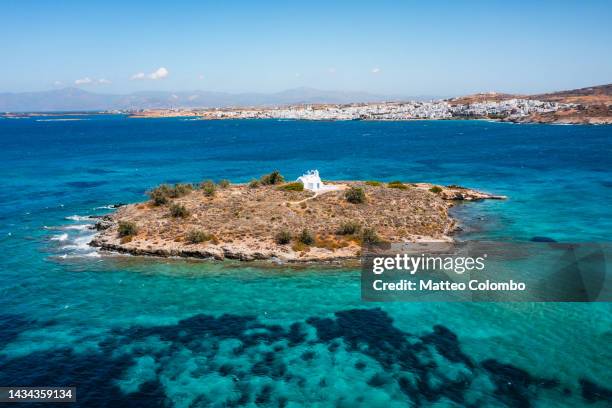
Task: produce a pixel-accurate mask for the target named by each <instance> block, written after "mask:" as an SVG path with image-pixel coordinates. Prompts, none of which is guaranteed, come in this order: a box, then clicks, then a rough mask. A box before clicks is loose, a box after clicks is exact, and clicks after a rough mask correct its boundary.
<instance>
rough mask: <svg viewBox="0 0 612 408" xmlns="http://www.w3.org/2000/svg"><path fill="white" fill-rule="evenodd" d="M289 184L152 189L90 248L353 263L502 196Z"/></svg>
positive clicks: (102, 221) (430, 235) (123, 209)
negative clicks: (367, 246) (461, 204)
mask: <svg viewBox="0 0 612 408" xmlns="http://www.w3.org/2000/svg"><path fill="white" fill-rule="evenodd" d="M281 180H282V176H281ZM296 185H297V183H284V182H282V181H280V182H278V183H271V184H265V183H260V182H259V181H257V182H252V183H250V184H229V183H227V182H224V183H220V184H215V183H212V182H210V181H208V182H204V183H202V185H201V186H194V185H175V186H162V187H158V188H157V189H154V190H152V191H151V192H149V195H150V197H151V200H150V201H147V202H141V203H135V204H128V205H123V206H120V207H119V208H117V209H116V211H115V212H113V213H112V214H108V215H105V216H102V217H101V218H99V219H98V220H97V222H96V225H95V228H96V229H97V230H98V233H97V234H96V235H95V237H94V238H93V240H92V241H91V242H90V245H91V246H94V247H97V248H100V250H102V251H110V252H116V253H124V254H131V255H138V256H154V257H187V258H200V259H215V260H224V259H235V260H240V261H254V260H272V261H278V262H287V263H337V262H343V261H349V260H358V259H359V256H360V253H361V247H362V244H363V243H372V242H385V241H386V242H432V241H452V239H453V238H452V237H451V235H452V234H453V232H454V231H455V230H456V229H457V223H456V221H455V220H454V219H452V218H451V217H450V216H449V213H448V209H449V208H450V207H452V206H453V205H454V204H455V203H457V202H458V201H478V200H486V199H504V198H505V197H504V196H496V195H492V194H487V193H483V192H479V191H476V190H473V189H468V188H464V187H461V186H456V185H452V186H438V185H433V184H429V183H400V182H392V183H381V182H375V181H342V182H341V181H338V182H331V183H327V185H328V186H332V187H333V189H332V190H330V191H325V192H323V193H321V192H318V193H313V192H311V191H307V190H302V191H299V188H298V189H296V188H295V186H296ZM298 187H299V186H298ZM296 190H298V191H296ZM159 191H164V192H165V194H166V196H161V195H159V194H158V195H156V194H157V193H156V192H159ZM353 193H355V194H356V196H355V197H356V198H355V197H353V196H351V194H353ZM355 194H353V195H355Z"/></svg>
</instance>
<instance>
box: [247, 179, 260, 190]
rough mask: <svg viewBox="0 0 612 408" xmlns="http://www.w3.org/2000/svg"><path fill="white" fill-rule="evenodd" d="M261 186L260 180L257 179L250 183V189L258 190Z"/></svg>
mask: <svg viewBox="0 0 612 408" xmlns="http://www.w3.org/2000/svg"><path fill="white" fill-rule="evenodd" d="M259 186H261V183H260V182H259V180H256V179H253V180H251V182H250V183H249V187H250V188H257V187H259Z"/></svg>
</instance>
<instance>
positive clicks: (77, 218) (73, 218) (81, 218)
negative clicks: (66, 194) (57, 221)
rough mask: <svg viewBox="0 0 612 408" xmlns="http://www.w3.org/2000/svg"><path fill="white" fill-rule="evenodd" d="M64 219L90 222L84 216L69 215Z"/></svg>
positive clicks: (87, 217)
mask: <svg viewBox="0 0 612 408" xmlns="http://www.w3.org/2000/svg"><path fill="white" fill-rule="evenodd" d="M66 219H67V220H70V221H91V218H89V216H86V215H69V216H68V217H66Z"/></svg>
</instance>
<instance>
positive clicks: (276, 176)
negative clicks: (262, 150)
mask: <svg viewBox="0 0 612 408" xmlns="http://www.w3.org/2000/svg"><path fill="white" fill-rule="evenodd" d="M259 181H260V182H261V184H263V185H265V186H269V185H274V184H280V183H282V182H283V181H285V178H284V177H283V175H282V174H280V172H279V171H278V170H274V171H273V172H272V173H270V174H266V175H265V176H261V178H260V179H259Z"/></svg>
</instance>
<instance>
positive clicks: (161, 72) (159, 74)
mask: <svg viewBox="0 0 612 408" xmlns="http://www.w3.org/2000/svg"><path fill="white" fill-rule="evenodd" d="M169 74H170V72H169V71H168V70H167V69H166V68H164V67H159V68H157V69H156V70H155V71H153V72H151V73H150V74H145V73H144V72H138V73H137V74H134V75H132V76H131V77H130V79H131V80H132V81H138V80H143V79H152V80H154V81H156V80H158V79H163V78H165V77H167V76H168V75H169ZM200 79H201V78H200Z"/></svg>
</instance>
